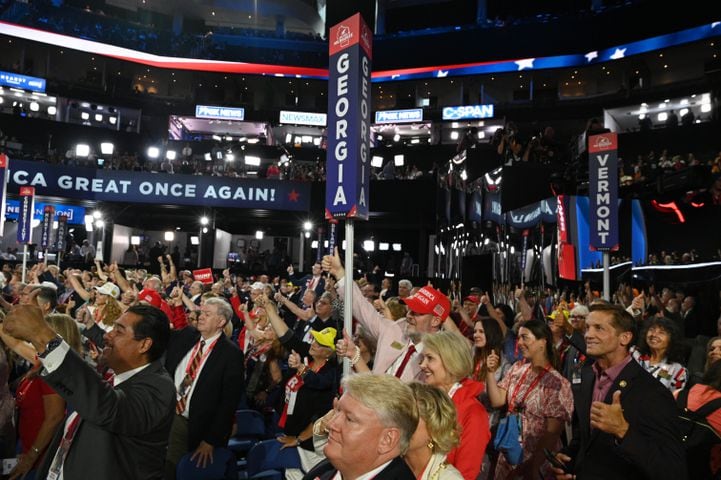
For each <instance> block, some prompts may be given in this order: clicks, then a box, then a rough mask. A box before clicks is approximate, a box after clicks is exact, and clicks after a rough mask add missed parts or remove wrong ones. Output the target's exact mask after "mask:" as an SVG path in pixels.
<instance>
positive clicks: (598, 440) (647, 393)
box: [567, 360, 686, 480]
mask: <svg viewBox="0 0 721 480" xmlns="http://www.w3.org/2000/svg"><path fill="white" fill-rule="evenodd" d="M581 379H582V381H581V389H580V390H579V392H578V393H575V392H574V394H575V395H576V398H575V406H576V410H575V412H574V421H575V422H577V423H576V426H577V428H576V431H575V432H574V439H573V441H572V443H571V445H570V446H569V447H568V449H567V451H568V454H569V456H570V457H571V458H572V459H573V460H574V462H575V465H574V471H573V473H575V474H576V476H577V477H576V478H577V479H578V480H585V479H598V480H607V479H614V480H623V479H629V480H642V479H648V480H652V479H653V480H664V479H668V480H685V479H686V456H685V451H684V449H683V446H682V444H681V440H680V433H679V426H678V423H677V422H678V409H677V408H676V403H675V401H674V399H673V396H672V395H671V392H670V391H669V390H668V389H667V388H665V387H664V386H663V385H662V384H661V382H659V381H658V380H656V379H655V378H653V377H652V376H651V374H649V373H648V372H647V371H646V370H644V369H643V368H642V367H641V366H640V365H639V364H638V363H636V361H634V360H631V362H630V363H629V364H628V365H626V367H625V368H624V369H623V370H622V371H621V373H620V374H619V376H618V378H616V381H615V382H614V384H613V385H612V386H611V389H610V390H609V392H608V395H607V396H606V399H605V402H606V403H609V404H610V403H611V401H612V397H613V393H614V392H615V391H616V390H620V391H621V406H622V408H623V414H624V417H625V418H626V421H627V422H628V423H629V425H630V426H629V429H628V433H627V434H626V436H625V437H624V438H623V440H621V441H618V442H616V440H615V437H613V436H612V435H610V434H607V433H603V432H601V431H600V430H591V426H590V411H591V403H592V401H593V400H592V399H593V388H594V384H595V376H594V373H593V370H592V368H591V366H590V365H588V366H585V367H584V368H583V370H582V372H581Z"/></svg>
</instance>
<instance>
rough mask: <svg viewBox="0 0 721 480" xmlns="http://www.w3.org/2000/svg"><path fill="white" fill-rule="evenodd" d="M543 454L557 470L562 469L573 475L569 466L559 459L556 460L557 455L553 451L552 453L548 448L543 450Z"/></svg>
mask: <svg viewBox="0 0 721 480" xmlns="http://www.w3.org/2000/svg"><path fill="white" fill-rule="evenodd" d="M543 453H544V454H545V455H546V460H548V462H549V463H550V464H551V465H553V466H554V467H556V468H560V469H561V470H563V471H564V473H571V472H570V471H569V470H568V465H565V464H564V463H562V462H561V461H560V460H559V459H557V458H556V455H555V454H554V453H553V452H552V451H550V450H549V449H547V448H544V449H543Z"/></svg>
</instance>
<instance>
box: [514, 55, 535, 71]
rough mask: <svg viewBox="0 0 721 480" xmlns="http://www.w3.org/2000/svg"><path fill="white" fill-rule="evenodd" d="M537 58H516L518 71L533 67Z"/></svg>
mask: <svg viewBox="0 0 721 480" xmlns="http://www.w3.org/2000/svg"><path fill="white" fill-rule="evenodd" d="M535 60H536V59H535V58H524V59H523V60H516V62H515V63H516V65H518V71H521V70H523V69H524V68H533V62H534V61H535Z"/></svg>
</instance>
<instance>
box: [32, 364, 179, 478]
mask: <svg viewBox="0 0 721 480" xmlns="http://www.w3.org/2000/svg"><path fill="white" fill-rule="evenodd" d="M43 378H44V379H45V381H46V382H47V383H48V384H49V385H50V386H51V387H53V388H54V389H55V391H56V392H57V393H58V394H59V395H60V396H61V397H63V398H64V399H65V401H66V402H67V403H68V409H73V410H75V411H76V412H78V414H79V415H80V418H81V419H82V420H81V421H80V424H79V425H78V430H77V433H76V434H75V438H74V439H73V443H72V445H71V447H70V451H69V452H68V456H67V457H66V458H65V463H64V465H63V477H64V478H65V479H66V480H75V479H82V478H102V479H108V480H114V479H118V480H127V479H129V478H133V479H162V478H163V466H164V462H165V453H166V449H167V446H168V435H169V434H170V425H171V423H172V421H173V412H174V408H175V407H174V406H175V388H174V387H173V382H172V381H171V380H170V378H169V377H168V374H167V372H166V371H165V369H164V368H163V366H162V364H161V363H160V361H155V362H153V363H151V364H150V365H148V366H147V367H146V368H145V369H144V370H142V371H141V372H139V373H136V374H135V375H133V376H132V377H131V378H129V379H128V380H126V381H125V382H123V383H121V384H120V385H118V386H117V387H115V388H113V387H111V386H110V384H108V383H107V382H105V381H104V380H102V379H101V378H100V376H99V375H98V374H97V373H96V372H95V371H94V370H93V369H92V368H91V367H90V366H89V365H88V364H87V363H85V362H84V361H83V360H82V359H81V358H80V357H79V356H78V355H77V354H76V353H75V352H73V351H69V352H68V353H67V355H66V357H65V360H64V361H63V363H62V364H61V365H60V367H58V369H57V370H55V371H54V372H52V373H50V374H48V375H47V376H44V377H43ZM62 425H63V426H64V424H62ZM62 436H63V428H62V426H61V428H59V429H58V432H57V433H56V434H55V437H54V438H53V440H52V442H51V443H50V445H49V446H48V453H47V455H46V456H45V459H44V460H43V463H42V465H41V466H40V468H39V471H38V475H37V476H36V478H46V476H47V470H48V468H49V467H50V462H51V461H52V458H53V457H54V455H55V452H56V451H57V448H58V445H59V444H60V440H61V438H62Z"/></svg>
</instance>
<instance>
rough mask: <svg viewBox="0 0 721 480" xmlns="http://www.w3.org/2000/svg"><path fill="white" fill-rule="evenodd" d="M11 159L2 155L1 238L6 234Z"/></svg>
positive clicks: (0, 157)
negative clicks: (6, 209) (6, 208)
mask: <svg viewBox="0 0 721 480" xmlns="http://www.w3.org/2000/svg"><path fill="white" fill-rule="evenodd" d="M9 167H10V159H9V158H8V156H7V155H5V154H4V153H0V236H2V235H3V234H4V233H5V199H6V197H7V190H8V189H7V183H8V171H9V170H8V169H9Z"/></svg>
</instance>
